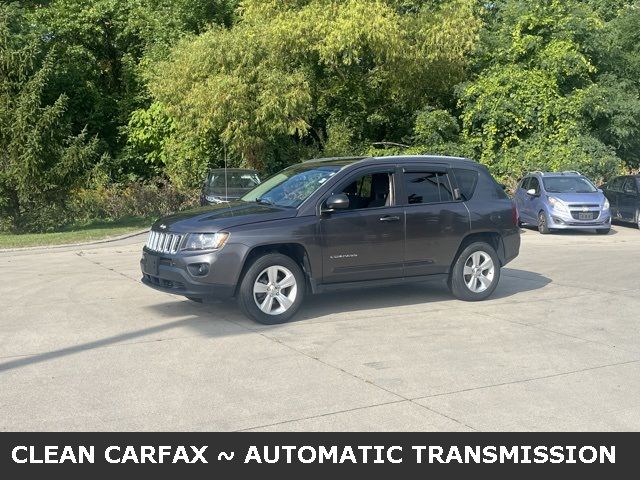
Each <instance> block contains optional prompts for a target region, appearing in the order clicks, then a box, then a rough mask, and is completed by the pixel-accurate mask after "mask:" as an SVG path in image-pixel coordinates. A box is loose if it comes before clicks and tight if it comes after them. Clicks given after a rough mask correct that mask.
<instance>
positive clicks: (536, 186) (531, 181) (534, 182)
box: [527, 177, 540, 193]
mask: <svg viewBox="0 0 640 480" xmlns="http://www.w3.org/2000/svg"><path fill="white" fill-rule="evenodd" d="M532 188H533V189H534V190H535V191H536V193H539V192H540V182H539V181H538V179H537V178H536V177H531V178H530V179H529V185H528V186H527V190H531V189H532Z"/></svg>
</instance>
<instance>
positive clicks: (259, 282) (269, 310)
mask: <svg viewBox="0 0 640 480" xmlns="http://www.w3.org/2000/svg"><path fill="white" fill-rule="evenodd" d="M297 295H298V284H297V282H296V277H295V276H294V275H293V273H292V272H291V270H289V269H288V268H285V267H283V266H281V265H272V266H270V267H267V268H265V269H264V270H263V271H262V272H260V275H258V276H257V278H256V281H255V282H254V284H253V300H254V301H255V302H256V305H257V306H258V308H259V309H260V310H261V311H262V312H263V313H266V314H267V315H280V314H282V313H284V312H286V311H287V310H289V308H291V306H292V305H293V302H295V301H296V296H297Z"/></svg>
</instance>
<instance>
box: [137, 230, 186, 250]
mask: <svg viewBox="0 0 640 480" xmlns="http://www.w3.org/2000/svg"><path fill="white" fill-rule="evenodd" d="M182 238H183V236H182V235H179V234H175V233H165V232H156V231H155V230H151V232H149V238H147V244H146V247H147V249H148V250H151V251H153V252H158V253H176V252H177V251H178V248H179V247H180V242H181V241H182Z"/></svg>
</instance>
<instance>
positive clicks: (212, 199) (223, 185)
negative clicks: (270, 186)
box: [200, 168, 260, 206]
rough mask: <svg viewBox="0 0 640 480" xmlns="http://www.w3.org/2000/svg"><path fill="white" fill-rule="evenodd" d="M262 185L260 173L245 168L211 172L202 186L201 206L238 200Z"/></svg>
mask: <svg viewBox="0 0 640 480" xmlns="http://www.w3.org/2000/svg"><path fill="white" fill-rule="evenodd" d="M259 184H260V178H259V177H258V172H256V171H255V170H249V169H245V168H227V169H224V168H216V169H214V170H209V174H208V175H207V179H206V180H205V182H204V184H203V185H202V193H201V194H200V205H203V206H204V205H215V204H218V203H226V202H229V201H231V200H237V199H239V198H240V197H242V196H243V195H244V194H245V193H247V192H248V191H250V190H252V189H253V188H255V187H257V186H258V185H259Z"/></svg>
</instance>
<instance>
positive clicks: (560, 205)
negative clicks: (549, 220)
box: [547, 197, 569, 212]
mask: <svg viewBox="0 0 640 480" xmlns="http://www.w3.org/2000/svg"><path fill="white" fill-rule="evenodd" d="M547 198H548V199H549V204H550V205H551V206H552V207H553V208H555V209H556V210H559V211H562V212H568V211H569V209H568V208H567V206H566V205H565V204H564V202H563V201H562V200H559V199H557V198H556V197H547Z"/></svg>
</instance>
